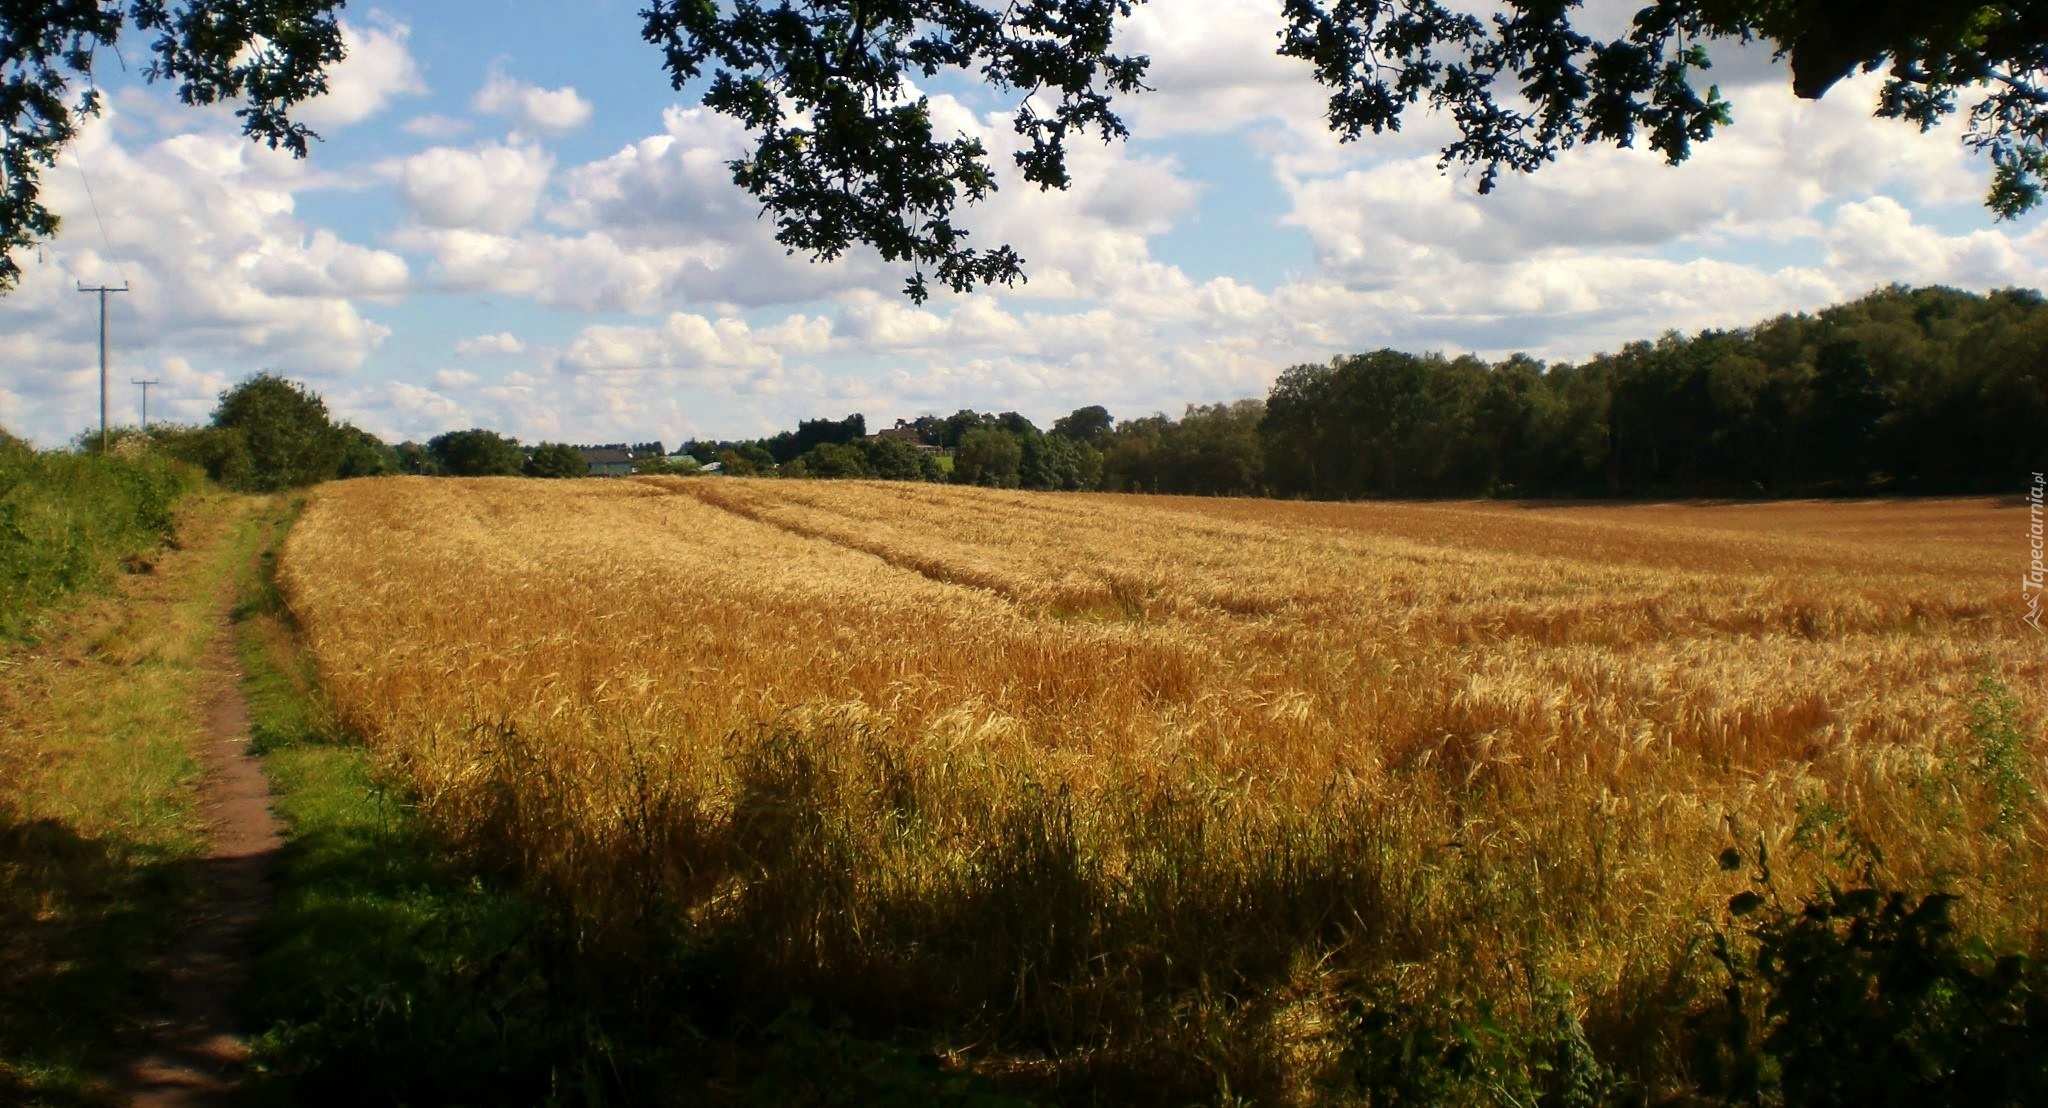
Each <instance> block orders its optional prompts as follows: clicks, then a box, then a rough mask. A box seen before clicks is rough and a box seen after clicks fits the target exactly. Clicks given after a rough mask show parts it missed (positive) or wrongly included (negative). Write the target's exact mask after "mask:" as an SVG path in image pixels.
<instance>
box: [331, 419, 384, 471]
mask: <svg viewBox="0 0 2048 1108" xmlns="http://www.w3.org/2000/svg"><path fill="white" fill-rule="evenodd" d="M340 433H341V462H340V464H339V465H337V466H336V467H335V470H334V475H335V476H336V477H386V476H389V475H391V474H394V473H397V472H399V466H398V451H396V450H393V449H392V448H391V447H390V446H389V445H388V444H386V443H385V441H384V440H383V439H380V438H378V437H377V436H375V435H373V434H371V433H369V432H368V431H365V430H363V429H362V428H360V427H357V426H356V425H355V424H353V423H344V424H342V425H341V428H340Z"/></svg>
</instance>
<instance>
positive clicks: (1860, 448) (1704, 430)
mask: <svg viewBox="0 0 2048 1108" xmlns="http://www.w3.org/2000/svg"><path fill="white" fill-rule="evenodd" d="M904 432H910V434H904ZM896 433H897V434H898V435H902V436H903V437H901V438H891V439H888V440H883V441H882V443H881V444H878V441H877V440H876V439H871V438H867V437H866V434H867V428H866V423H865V420H864V419H863V417H862V416H860V415H854V416H850V417H848V418H847V419H844V420H810V421H805V422H803V423H802V424H800V425H799V426H798V428H797V430H796V431H795V432H784V433H782V434H780V435H777V436H775V437H773V438H768V439H757V440H751V441H742V442H705V441H699V442H690V443H686V444H684V448H683V449H684V451H685V452H686V453H688V454H689V455H690V456H691V457H693V458H694V459H696V460H697V461H699V462H701V463H706V464H708V463H711V462H714V461H716V462H722V463H723V468H724V470H725V472H727V473H730V474H757V473H758V474H772V473H780V474H781V475H783V476H809V477H882V478H902V479H932V478H933V477H934V470H935V469H937V468H939V467H937V466H914V465H910V464H907V463H905V462H904V461H903V460H902V457H901V456H902V454H903V453H905V452H907V453H909V454H912V455H914V454H916V453H919V452H920V451H919V449H918V448H919V447H924V448H927V449H937V450H943V451H949V452H951V454H952V467H951V471H950V479H951V480H953V481H956V482H962V483H967V484H982V485H995V486H1001V487H1009V488H1031V489H1093V488H1104V489H1109V490H1112V491H1146V492H1165V493H1193V494H1204V495H1272V496H1287V497H1316V498H1331V499H1344V498H1352V497H1366V496H1585V495H1611V496H1653V495H1654V496H1664V495H1679V496H1693V495H1707V496H1723V495H1787V494H1796V493H1830V492H1838V493H1855V492H1893V491H1908V492H1969V491H1991V490H2009V489H2013V488H2017V487H2019V485H2020V484H2021V483H2022V482H2023V480H2024V479H2025V477H2026V476H2027V474H2028V473H2030V472H2033V471H2037V470H2041V469H2044V468H2048V302H2044V300H2043V298H2042V296H2041V294H2040V293H2038V292H2035V291H2031V290H2008V291H2002V292H1996V293H1992V294H1990V295H1989V296H1979V295H1975V294H1972V293H1967V292H1959V291H1956V290H1954V289H1946V288H1925V289H1911V288H1904V287H1894V288H1891V289H1887V290H1884V291H1881V292H1877V293H1873V294H1871V295H1869V296H1866V297H1864V298H1863V299H1861V300H1858V301H1855V302H1854V303H1850V304H1846V305H1842V306H1840V307H1835V308H1830V309H1828V310H1826V311H1823V312H1820V313H1819V314H1817V315H1803V314H1802V315H1785V316H1779V317H1778V318H1776V319H1773V320H1770V321H1768V322H1766V323H1762V324H1759V325H1757V326H1755V327H1751V328H1747V329H1744V330H1737V331H1702V332H1700V333H1699V334H1697V335H1692V336H1685V335H1680V334H1677V333H1671V334H1667V335H1665V336H1664V337H1663V338H1661V339H1659V340H1657V341H1655V342H1638V343H1632V344H1630V345H1628V346H1625V347H1623V348H1622V349H1621V350H1620V351H1619V352H1618V353H1614V354H1602V355H1600V356H1598V357H1595V358H1592V359H1590V360H1588V361H1586V362H1584V363H1581V364H1569V363H1560V364H1553V365H1545V364H1544V363H1542V362H1539V361H1536V360H1534V359H1531V358H1528V357H1526V356H1523V355H1516V356H1514V357H1510V358H1508V359H1506V360H1504V361H1499V362H1488V361H1485V360H1483V359H1480V358H1477V357H1473V356H1470V355H1466V356H1463V357H1458V358H1446V357H1443V356H1441V355H1436V354H1421V355H1417V354H1408V353H1402V352H1400V351H1394V350H1380V351H1377V352H1374V353H1371V354H1361V355H1355V356H1352V357H1346V358H1338V359H1335V360H1333V361H1332V362H1330V363H1329V364H1326V365H1303V366H1295V367H1294V368H1292V369H1289V370H1287V371H1286V372H1284V373H1282V374H1281V375H1280V379H1279V380H1278V382H1276V383H1275V384H1274V386H1273V389H1272V392H1271V393H1270V394H1269V395H1268V396H1267V398H1266V399H1265V400H1263V401H1260V400H1241V401H1237V402H1235V403H1229V404H1215V405H1198V406H1193V407H1190V408H1188V409H1187V411H1186V412H1185V413H1184V414H1183V415H1182V416H1181V417H1180V418H1178V419H1173V418H1169V417H1167V416H1165V415H1153V416H1146V417H1142V418H1138V419H1128V420H1124V421H1121V422H1118V421H1115V420H1113V419H1112V418H1111V416H1110V414H1109V413H1108V412H1107V411H1105V410H1104V409H1102V408H1101V407H1087V408H1081V409H1077V410H1076V411H1074V412H1073V413H1072V414H1070V415H1068V416H1066V417H1064V418H1062V419H1060V420H1058V421H1057V422H1055V423H1054V425H1053V426H1052V428H1051V429H1050V430H1049V431H1041V430H1040V429H1039V428H1037V427H1035V426H1034V425H1033V424H1032V423H1031V421H1030V420H1028V419H1026V418H1024V417H1023V416H1021V415H1018V414H1017V413H1015V412H1005V413H1003V414H1001V415H990V414H986V413H977V412H973V411H961V412H958V413H956V414H954V415H952V416H950V417H944V418H941V417H939V416H935V415H933V416H924V417H921V418H919V419H917V420H914V421H910V422H908V423H906V424H904V425H902V427H901V428H900V429H899V430H898V432H896ZM897 446H901V447H902V448H903V450H902V451H899V450H897V449H895V447H897Z"/></svg>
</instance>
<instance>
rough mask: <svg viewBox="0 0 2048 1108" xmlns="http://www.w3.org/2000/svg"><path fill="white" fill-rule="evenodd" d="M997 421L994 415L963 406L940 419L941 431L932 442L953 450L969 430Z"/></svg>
mask: <svg viewBox="0 0 2048 1108" xmlns="http://www.w3.org/2000/svg"><path fill="white" fill-rule="evenodd" d="M995 421H996V417H994V416H992V415H985V414H983V413H981V412H977V411H973V410H971V409H968V408H962V409H960V410H959V411H957V412H954V413H953V414H952V415H950V416H947V417H946V418H945V419H944V420H942V421H940V424H939V433H938V435H937V436H935V437H934V438H933V439H932V442H933V444H934V445H936V446H939V447H942V448H944V449H947V450H953V449H956V448H958V447H959V445H960V440H961V439H964V438H966V437H967V433H968V432H969V431H974V430H978V429H980V428H983V427H988V426H991V425H993V424H994V423H995Z"/></svg>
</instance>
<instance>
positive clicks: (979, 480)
mask: <svg viewBox="0 0 2048 1108" xmlns="http://www.w3.org/2000/svg"><path fill="white" fill-rule="evenodd" d="M1023 462H1024V446H1023V444H1022V443H1020V442H1018V441H1017V436H1015V435H1013V434H1010V433H1009V432H1007V431H1003V430H999V429H997V428H994V427H979V428H976V429H975V430H972V431H969V432H967V434H966V436H965V437H963V438H962V439H961V440H960V447H959V449H958V450H956V451H955V452H954V454H953V481H954V483H955V484H961V485H986V486H989V487H991V488H999V489H1014V488H1016V487H1017V480H1018V470H1019V468H1020V467H1021V466H1022V465H1023Z"/></svg>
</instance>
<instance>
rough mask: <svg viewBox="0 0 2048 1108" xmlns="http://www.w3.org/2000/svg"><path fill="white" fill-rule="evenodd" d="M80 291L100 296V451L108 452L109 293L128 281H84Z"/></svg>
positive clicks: (125, 284)
mask: <svg viewBox="0 0 2048 1108" xmlns="http://www.w3.org/2000/svg"><path fill="white" fill-rule="evenodd" d="M78 291H80V292H93V293H98V294H99V298H100V453H102V454H104V453H106V452H107V294H108V293H110V292H127V291H128V282H126V281H123V282H121V287H120V288H112V287H110V286H107V285H95V286H93V287H91V288H87V287H86V286H85V284H84V282H80V283H79V286H78Z"/></svg>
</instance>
